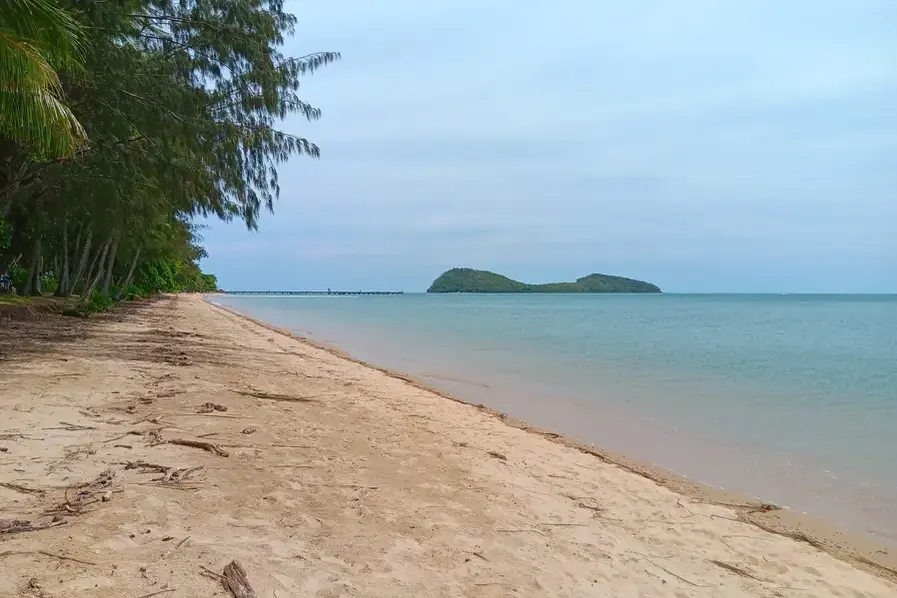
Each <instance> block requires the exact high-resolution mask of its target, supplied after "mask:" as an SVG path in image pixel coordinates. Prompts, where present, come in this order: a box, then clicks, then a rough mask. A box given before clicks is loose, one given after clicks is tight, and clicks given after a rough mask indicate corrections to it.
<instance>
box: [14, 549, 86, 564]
mask: <svg viewBox="0 0 897 598" xmlns="http://www.w3.org/2000/svg"><path fill="white" fill-rule="evenodd" d="M11 554H42V555H44V556H48V557H51V558H54V559H59V560H60V561H72V562H74V563H81V564H82V565H91V566H94V567H95V566H96V563H92V562H90V561H82V560H81V559H76V558H75V557H72V556H65V555H64V554H56V553H55V552H49V551H46V550H7V551H6V552H0V557H3V556H8V555H11Z"/></svg>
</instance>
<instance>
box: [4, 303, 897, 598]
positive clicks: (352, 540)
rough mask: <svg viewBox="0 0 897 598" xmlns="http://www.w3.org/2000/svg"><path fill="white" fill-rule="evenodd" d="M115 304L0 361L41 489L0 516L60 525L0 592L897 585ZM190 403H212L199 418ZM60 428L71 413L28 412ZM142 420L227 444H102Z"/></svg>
mask: <svg viewBox="0 0 897 598" xmlns="http://www.w3.org/2000/svg"><path fill="white" fill-rule="evenodd" d="M134 309H135V310H138V311H139V314H137V315H124V316H123V317H122V316H113V317H109V318H105V319H104V320H103V321H101V322H95V323H90V324H88V325H83V324H78V325H79V326H82V327H84V328H85V330H86V331H87V334H86V337H84V338H76V339H74V340H71V339H70V340H68V341H67V342H58V343H55V344H54V343H49V344H48V343H47V342H42V343H40V344H39V346H37V345H33V344H32V345H28V346H27V347H26V348H25V349H23V350H22V351H18V350H17V351H15V352H13V353H11V354H10V355H9V356H8V360H7V361H4V362H0V363H2V365H3V367H2V371H0V389H2V390H0V397H2V398H0V410H2V418H3V421H2V422H0V447H2V448H6V449H8V450H7V452H0V482H3V483H7V484H9V483H13V484H18V485H21V486H24V487H27V488H34V489H44V490H45V492H44V493H42V494H28V493H24V492H23V491H22V489H18V490H16V489H11V488H9V487H0V529H2V521H4V520H6V521H9V520H11V519H16V518H18V519H22V520H28V521H31V522H33V523H37V524H39V525H40V524H46V523H48V522H50V521H51V515H50V514H49V513H50V512H51V511H52V510H53V509H56V512H61V513H63V517H62V520H63V521H64V524H63V525H59V526H57V527H52V528H49V529H44V530H40V531H31V532H22V533H15V534H9V533H7V534H3V533H0V595H3V596H16V595H23V596H67V597H71V596H97V597H112V596H115V597H121V596H125V597H128V596H132V597H134V598H136V597H138V596H143V595H148V594H151V593H152V592H158V591H161V590H172V591H169V592H165V593H161V594H158V595H159V596H163V597H179V596H183V597H191V598H193V597H198V596H213V595H218V596H225V595H230V594H229V593H226V592H225V590H224V589H223V588H222V587H221V585H220V584H219V583H218V582H217V581H215V580H214V579H211V578H209V577H206V576H203V575H202V572H203V569H202V567H207V568H208V569H210V570H212V571H215V572H221V571H222V569H223V568H224V566H225V565H226V564H227V563H228V562H230V561H231V560H232V559H236V560H238V561H239V562H240V563H242V565H243V567H244V568H245V569H246V571H247V573H248V576H249V580H250V582H251V583H252V585H253V586H254V587H255V589H256V591H257V594H258V596H263V597H279V598H287V597H290V596H320V597H336V596H372V597H373V596H378V597H386V596H396V597H403V598H405V597H409V596H421V597H428V598H429V597H435V596H510V595H513V596H675V597H685V596H807V597H823V596H839V597H849V598H860V597H873V596H876V597H878V596H880V597H883V598H884V597H889V598H894V597H895V596H897V585H895V584H894V583H892V582H891V581H889V580H888V579H886V578H885V576H884V574H881V575H876V574H873V573H872V572H870V571H867V570H861V569H859V568H857V566H856V565H855V564H851V563H849V562H846V561H844V560H839V559H838V558H835V557H834V556H832V555H830V554H828V553H826V552H823V551H821V550H819V549H818V548H815V547H813V546H811V545H809V544H807V543H804V542H798V541H796V540H794V539H791V538H788V537H784V536H781V535H777V534H773V533H770V532H768V531H764V530H762V529H760V528H758V527H756V526H754V525H752V524H750V523H745V522H742V521H738V520H737V519H738V517H739V514H740V513H741V514H742V515H743V513H744V512H745V511H744V509H741V510H740V512H736V510H735V509H733V508H729V507H725V506H719V505H716V504H707V503H701V502H699V501H698V498H697V496H695V495H692V496H691V497H686V496H684V495H682V494H677V493H676V492H674V491H672V490H671V489H669V488H668V487H665V486H662V485H660V484H658V483H656V482H654V481H652V480H650V479H647V478H646V477H644V476H640V475H637V474H635V473H632V472H631V471H627V470H626V469H624V468H622V467H620V466H617V465H615V464H612V463H607V462H604V461H602V460H601V459H598V458H596V457H595V456H592V455H589V454H586V453H584V452H582V451H581V450H577V448H575V447H573V446H570V445H569V444H568V443H565V442H563V441H555V440H552V439H549V438H546V437H545V436H543V435H539V434H537V433H533V432H532V431H527V430H525V429H521V428H519V427H514V426H511V425H506V424H505V423H504V422H503V421H502V420H501V419H500V418H498V417H495V416H494V415H493V414H491V413H489V412H487V411H485V410H480V409H477V408H475V407H472V406H468V405H463V404H460V403H458V402H453V401H450V400H447V399H446V398H444V397H441V396H439V395H437V394H435V393H433V392H430V391H428V390H426V389H422V388H419V387H417V386H415V385H413V384H409V383H408V382H405V381H403V380H400V379H398V378H396V377H391V376H389V375H387V374H386V373H383V372H381V371H377V370H374V369H371V368H367V367H365V366H363V365H361V364H358V363H355V362H352V361H350V360H347V359H345V358H342V357H340V356H339V355H337V354H335V353H333V352H330V351H326V350H324V349H322V348H319V347H315V346H312V345H311V344H308V343H306V342H303V341H301V340H297V339H294V338H291V337H288V336H283V335H280V334H278V333H276V332H273V331H271V330H270V329H267V328H265V327H262V326H260V325H257V324H255V323H253V322H250V321H248V320H245V319H242V318H239V317H237V316H234V315H232V314H228V313H225V312H223V311H222V310H220V309H218V308H215V307H213V306H211V305H208V304H206V303H204V302H203V301H202V300H201V299H200V298H198V297H180V298H177V299H165V300H162V301H159V302H156V303H153V304H149V305H144V306H142V307H139V308H134ZM64 322H65V321H63V325H64ZM57 326H58V324H57ZM51 340H52V339H51ZM240 391H244V392H246V391H248V392H255V391H260V392H263V393H265V392H266V393H275V394H276V395H279V396H275V397H268V398H265V399H262V398H255V397H252V396H246V395H244V394H240ZM272 398H273V399H281V400H271V399H272ZM289 399H303V400H289ZM304 399H307V400H304ZM206 401H212V402H215V403H219V404H221V405H224V406H226V407H227V411H226V412H225V413H220V412H216V413H214V414H196V413H195V410H196V407H197V406H198V405H200V404H202V403H204V402H206ZM150 419H152V420H153V421H156V422H158V423H152V421H149V420H150ZM60 422H68V423H69V424H76V425H78V426H90V427H91V429H85V430H60V429H48V428H59V427H66V426H65V425H64V424H61V423H60ZM160 427H162V428H163V429H162V430H161V432H160V434H161V437H162V438H163V439H165V440H170V439H175V438H183V439H199V438H200V437H201V436H203V437H204V438H203V439H204V440H206V441H212V442H215V443H218V444H220V445H221V447H222V448H223V449H224V450H225V451H227V452H228V453H229V456H227V457H223V456H216V455H214V454H211V453H209V452H205V451H202V450H198V449H195V448H190V447H185V446H177V445H172V444H152V437H151V436H149V435H146V434H144V435H140V436H138V435H128V436H124V437H122V438H118V439H115V438H116V437H120V436H122V435H124V434H126V433H127V432H129V431H134V430H136V431H142V432H145V431H147V430H151V429H158V428H160ZM247 428H253V429H254V430H255V432H254V433H251V434H244V433H242V431H243V430H244V429H247ZM247 431H248V430H247ZM16 434H23V435H24V437H19V436H16ZM113 439H115V440H113ZM137 460H144V461H147V462H151V463H156V464H161V465H165V466H178V467H191V466H195V465H202V466H203V469H202V470H200V471H196V472H194V473H192V474H191V475H190V476H189V477H187V478H186V480H184V481H183V482H181V484H180V485H176V486H173V487H166V486H164V485H161V484H159V483H154V482H153V480H154V479H155V478H157V477H159V476H158V475H154V474H149V473H141V471H140V470H139V469H131V470H126V469H125V464H126V462H127V461H137ZM106 469H111V470H112V471H113V472H114V473H115V477H114V478H113V480H112V483H111V485H107V486H103V487H99V488H93V489H90V488H88V489H87V492H85V493H84V494H82V495H81V496H82V499H81V500H82V503H85V504H84V505H83V506H82V507H80V509H79V506H78V498H77V497H78V493H79V490H78V489H77V488H74V487H72V486H74V485H75V484H77V483H80V482H89V481H91V480H92V479H94V478H95V477H96V476H97V475H98V474H100V473H101V472H102V471H103V470H106ZM66 487H69V488H68V490H66ZM109 489H112V490H113V492H112V494H111V495H107V497H110V496H111V500H108V501H107V502H104V501H102V500H100V499H101V497H102V496H103V494H105V493H106V492H107V491H108V490H109ZM66 494H67V497H68V498H67V500H68V503H69V507H68V509H66V508H65V507H62V509H61V510H60V509H59V507H60V506H61V505H63V504H64V503H65V502H66ZM90 497H94V498H95V499H97V502H92V503H91V502H90ZM79 510H80V513H79ZM840 548H841V549H844V550H847V551H848V552H849V551H850V550H848V549H850V545H849V543H848V544H844V543H842V544H841V545H840ZM38 551H44V553H41V552H38ZM47 553H51V554H52V555H57V556H67V557H72V558H76V559H79V560H81V561H84V563H79V562H75V561H71V560H60V559H59V558H57V556H52V555H51V554H47ZM881 554H882V555H883V558H885V557H886V558H890V555H889V554H887V553H886V551H884V552H882V553H881ZM727 567H728V568H727ZM29 581H31V585H30V586H29ZM38 586H39V587H38ZM20 593H21V594H20Z"/></svg>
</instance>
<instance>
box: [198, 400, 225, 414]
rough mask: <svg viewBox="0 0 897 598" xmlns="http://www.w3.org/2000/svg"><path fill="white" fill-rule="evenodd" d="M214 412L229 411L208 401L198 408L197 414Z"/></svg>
mask: <svg viewBox="0 0 897 598" xmlns="http://www.w3.org/2000/svg"><path fill="white" fill-rule="evenodd" d="M213 411H227V407H225V406H224V405H219V404H218V403H212V402H209V401H206V402H205V403H203V404H202V405H200V406H199V407H197V408H196V412H197V413H212V412H213Z"/></svg>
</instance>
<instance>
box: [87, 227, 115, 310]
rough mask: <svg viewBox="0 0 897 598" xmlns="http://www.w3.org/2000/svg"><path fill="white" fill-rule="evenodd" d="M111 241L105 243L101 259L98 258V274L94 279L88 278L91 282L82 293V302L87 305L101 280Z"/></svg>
mask: <svg viewBox="0 0 897 598" xmlns="http://www.w3.org/2000/svg"><path fill="white" fill-rule="evenodd" d="M109 245H110V242H109V241H106V242H105V243H104V244H103V249H102V251H101V252H100V256H99V259H98V260H97V264H99V267H98V268H97V272H96V275H95V276H94V277H93V278H92V279H90V278H89V279H88V280H89V281H90V284H89V285H88V286H87V288H86V289H84V292H83V293H82V294H81V303H82V304H84V305H86V304H88V303H89V302H90V298H91V297H92V296H93V290H94V289H95V288H97V283H98V282H100V277H101V276H103V262H104V261H105V260H106V254H107V253H108V252H109Z"/></svg>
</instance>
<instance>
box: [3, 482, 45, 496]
mask: <svg viewBox="0 0 897 598" xmlns="http://www.w3.org/2000/svg"><path fill="white" fill-rule="evenodd" d="M0 486H2V487H3V488H9V489H10V490H15V491H16V492H21V493H22V494H43V493H44V492H46V491H45V490H41V489H40V488H29V487H27V486H22V485H20V484H13V483H12V482H0Z"/></svg>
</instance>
